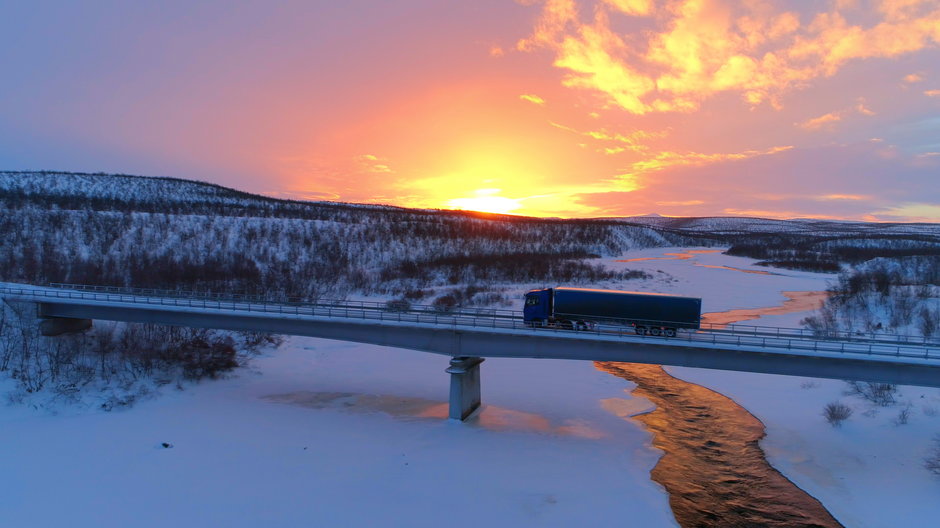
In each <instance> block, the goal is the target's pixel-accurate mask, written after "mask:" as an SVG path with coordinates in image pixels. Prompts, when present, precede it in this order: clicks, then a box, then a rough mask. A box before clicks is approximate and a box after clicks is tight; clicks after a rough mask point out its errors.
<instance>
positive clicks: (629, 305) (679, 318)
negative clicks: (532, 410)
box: [522, 287, 702, 337]
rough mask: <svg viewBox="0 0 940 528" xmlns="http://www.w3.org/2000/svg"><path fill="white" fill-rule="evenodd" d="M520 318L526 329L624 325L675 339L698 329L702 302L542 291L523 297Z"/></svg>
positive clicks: (609, 292)
mask: <svg viewBox="0 0 940 528" xmlns="http://www.w3.org/2000/svg"><path fill="white" fill-rule="evenodd" d="M522 314H523V319H524V321H525V323H526V324H527V325H529V326H534V327H540V326H543V327H544V326H551V327H556V328H569V329H573V330H589V329H593V328H594V327H596V326H597V325H598V324H611V325H625V326H630V327H632V328H633V329H634V331H635V332H636V333H637V334H640V335H644V334H648V335H654V336H658V335H664V336H666V337H674V336H675V335H676V331H677V330H678V329H680V328H688V329H697V328H699V326H700V324H701V320H702V300H701V299H699V298H696V297H680V296H678V295H665V294H661V293H639V292H628V291H619V290H592V289H585V288H564V287H559V288H545V289H542V290H532V291H530V292H528V293H526V294H525V305H524V306H523V309H522Z"/></svg>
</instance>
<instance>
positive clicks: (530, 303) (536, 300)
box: [525, 295, 539, 306]
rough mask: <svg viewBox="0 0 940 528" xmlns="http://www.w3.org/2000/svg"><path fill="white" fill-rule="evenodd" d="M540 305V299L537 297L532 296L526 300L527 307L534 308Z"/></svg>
mask: <svg viewBox="0 0 940 528" xmlns="http://www.w3.org/2000/svg"><path fill="white" fill-rule="evenodd" d="M538 303H539V298H538V297H537V296H535V295H531V296H529V297H526V298H525V305H526V306H534V305H536V304H538Z"/></svg>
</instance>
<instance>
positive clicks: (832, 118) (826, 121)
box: [797, 112, 842, 130]
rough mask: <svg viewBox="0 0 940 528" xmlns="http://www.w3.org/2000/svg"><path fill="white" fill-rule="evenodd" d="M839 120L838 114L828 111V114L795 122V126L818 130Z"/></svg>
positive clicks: (840, 118)
mask: <svg viewBox="0 0 940 528" xmlns="http://www.w3.org/2000/svg"><path fill="white" fill-rule="evenodd" d="M841 120H842V116H841V115H840V114H838V113H833V112H830V113H828V114H824V115H821V116H819V117H814V118H812V119H807V120H806V121H803V122H802V123H797V126H799V127H800V128H805V129H807V130H818V129H820V128H822V127H823V126H825V125H831V124H833V123H836V122H838V121H841Z"/></svg>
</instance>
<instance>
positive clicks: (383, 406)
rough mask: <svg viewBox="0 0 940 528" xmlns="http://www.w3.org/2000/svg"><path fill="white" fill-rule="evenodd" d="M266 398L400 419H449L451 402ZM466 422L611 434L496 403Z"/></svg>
mask: <svg viewBox="0 0 940 528" xmlns="http://www.w3.org/2000/svg"><path fill="white" fill-rule="evenodd" d="M262 399H264V400H267V401H270V402H274V403H286V404H290V405H299V406H301V407H308V408H311V409H334V410H339V411H343V412H349V413H371V412H381V413H385V414H388V415H390V416H393V417H395V418H399V419H414V420H420V419H433V420H442V419H446V418H447V410H448V406H447V403H442V402H440V401H436V400H427V399H424V398H412V397H406V396H393V395H387V394H361V393H355V392H310V391H297V392H289V393H286V394H272V395H269V396H264V397H262ZM466 423H468V424H471V425H476V426H479V427H483V428H484V429H489V430H491V431H514V432H527V433H550V434H557V435H565V436H576V437H579V438H587V439H591V440H597V439H600V438H604V437H606V436H607V435H606V434H605V433H604V432H602V431H599V430H598V429H596V428H594V427H592V426H591V424H590V423H588V422H586V421H583V420H565V421H564V422H563V423H561V424H556V423H552V421H551V420H549V419H548V418H546V417H544V416H541V415H539V414H535V413H529V412H523V411H515V410H512V409H505V408H502V407H496V406H493V405H484V406H483V407H482V408H481V409H480V410H479V411H477V412H476V413H475V414H474V415H473V416H472V417H471V418H470V419H469V420H467V422H466Z"/></svg>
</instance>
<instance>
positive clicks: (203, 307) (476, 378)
mask: <svg viewBox="0 0 940 528" xmlns="http://www.w3.org/2000/svg"><path fill="white" fill-rule="evenodd" d="M0 297H2V298H5V299H7V300H10V301H21V302H29V303H34V304H36V306H37V315H38V317H39V318H40V321H39V325H40V329H41V331H42V333H43V334H44V335H48V336H55V335H60V334H63V333H67V332H74V331H81V330H84V329H87V328H89V327H91V325H92V320H94V319H101V320H110V321H125V322H137V323H157V324H166V325H176V326H189V327H198V328H216V329H222V330H250V331H262V332H271V333H277V334H289V335H297V336H309V337H319V338H325V339H336V340H343V341H353V342H358V343H369V344H374V345H382V346H388V347H396V348H407V349H412V350H420V351H424V352H431V353H435V354H441V355H445V356H450V358H451V359H450V366H449V367H448V368H447V369H446V372H447V373H449V374H450V375H451V380H450V413H449V415H450V418H452V419H456V420H463V419H465V418H467V417H468V416H469V415H470V414H472V413H473V411H474V410H476V409H477V408H478V407H479V406H480V403H481V397H480V364H481V363H482V362H483V359H484V358H486V357H505V358H547V359H572V360H587V361H615V362H627V363H647V364H657V365H669V366H684V367H698V368H709V369H721V370H734V371H746V372H759V373H767V374H783V375H792V376H806V377H816V378H831V379H845V380H856V381H869V382H877V383H892V384H900V385H919V386H925V387H940V341H937V340H929V339H925V338H920V337H918V338H909V337H904V336H887V335H877V334H865V335H857V334H847V333H833V334H831V335H826V336H820V335H816V334H814V333H813V332H811V331H808V330H801V329H791V328H776V327H766V326H750V325H730V326H727V327H719V326H710V325H703V328H702V329H700V330H696V331H680V333H679V335H678V336H677V337H673V338H667V337H659V336H650V335H636V334H635V333H634V332H633V329H632V328H630V327H626V326H620V325H613V324H609V325H598V326H597V327H595V328H593V329H590V330H572V329H561V328H551V327H549V328H533V327H530V326H527V325H525V324H524V322H523V321H522V317H521V314H520V313H519V312H516V311H509V310H463V309H457V310H453V311H441V310H435V309H432V308H431V307H420V306H419V307H407V306H398V305H396V304H395V303H377V302H356V301H315V302H310V301H299V300H297V301H284V302H269V301H264V300H261V299H258V298H250V297H246V296H231V295H229V296H221V295H209V294H192V293H179V292H172V291H162V290H150V289H134V288H112V287H101V286H82V285H65V284H55V285H51V286H48V287H39V286H30V285H23V284H10V283H6V284H0Z"/></svg>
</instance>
